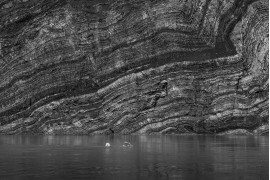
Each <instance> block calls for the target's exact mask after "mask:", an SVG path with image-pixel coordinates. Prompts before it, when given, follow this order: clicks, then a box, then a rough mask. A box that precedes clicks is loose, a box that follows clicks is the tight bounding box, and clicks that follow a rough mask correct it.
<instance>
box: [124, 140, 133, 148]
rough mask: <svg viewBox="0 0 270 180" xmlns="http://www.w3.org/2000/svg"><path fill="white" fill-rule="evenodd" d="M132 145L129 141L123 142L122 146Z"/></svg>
mask: <svg viewBox="0 0 270 180" xmlns="http://www.w3.org/2000/svg"><path fill="white" fill-rule="evenodd" d="M132 146H133V145H132V144H130V142H126V141H125V142H124V144H123V147H132Z"/></svg>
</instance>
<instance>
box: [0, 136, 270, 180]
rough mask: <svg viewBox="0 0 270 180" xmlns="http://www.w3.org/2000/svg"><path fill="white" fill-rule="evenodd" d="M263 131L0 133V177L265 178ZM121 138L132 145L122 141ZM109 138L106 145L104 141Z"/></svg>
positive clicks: (266, 154)
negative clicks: (252, 133) (247, 133)
mask: <svg viewBox="0 0 270 180" xmlns="http://www.w3.org/2000/svg"><path fill="white" fill-rule="evenodd" d="M268 140H269V138H268V136H0V147H1V148H0V177H1V178H0V179H18V177H20V179H31V178H37V177H38V179H48V178H53V179H80V178H82V179H84V178H87V179H189V180H190V179H268V169H269V168H268V166H269V165H268V159H269V154H268V149H269V143H268ZM125 141H128V142H130V143H131V144H133V147H132V148H130V147H126V148H125V147H123V146H122V145H123V143H124V142H125ZM106 142H109V143H110V144H111V147H105V143H106Z"/></svg>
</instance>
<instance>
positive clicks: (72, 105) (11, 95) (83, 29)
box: [0, 0, 269, 134]
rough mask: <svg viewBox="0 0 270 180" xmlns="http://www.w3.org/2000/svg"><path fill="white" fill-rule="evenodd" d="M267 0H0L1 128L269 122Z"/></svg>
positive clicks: (154, 129) (113, 129)
mask: <svg viewBox="0 0 270 180" xmlns="http://www.w3.org/2000/svg"><path fill="white" fill-rule="evenodd" d="M268 7H269V4H268V1H267V0H196V1H194V0H91V1H89V0H76V1H75V0H0V77H1V78H0V134H19V133H33V134H35V133H41V134H92V133H98V134H99V133H102V134H111V133H115V134H119V133H120V134H153V133H165V134H168V133H174V134H186V133H199V134H205V133H206V134H213V133H219V134H230V133H240V134H265V133H268V118H269V112H268V92H269V83H268V75H269V68H268V64H269V60H268V59H269V35H268V29H269V23H268V19H269V17H268V11H269V8H268Z"/></svg>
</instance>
